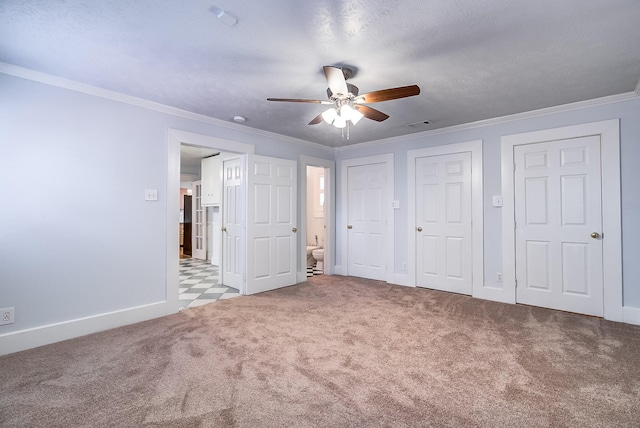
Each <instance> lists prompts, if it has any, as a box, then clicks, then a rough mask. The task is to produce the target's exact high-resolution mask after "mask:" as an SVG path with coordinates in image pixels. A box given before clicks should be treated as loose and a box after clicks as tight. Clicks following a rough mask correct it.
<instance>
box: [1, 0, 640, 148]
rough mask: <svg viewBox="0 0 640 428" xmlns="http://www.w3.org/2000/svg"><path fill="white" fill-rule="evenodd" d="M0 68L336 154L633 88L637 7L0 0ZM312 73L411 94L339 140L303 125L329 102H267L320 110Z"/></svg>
mask: <svg viewBox="0 0 640 428" xmlns="http://www.w3.org/2000/svg"><path fill="white" fill-rule="evenodd" d="M213 5H215V6H218V7H220V8H223V9H226V10H228V11H229V12H231V13H233V14H234V15H237V16H238V18H239V21H238V23H237V24H236V25H235V26H233V27H229V26H227V25H225V24H224V23H222V22H221V21H219V20H218V19H217V18H216V16H215V15H214V14H213V13H211V12H209V8H210V7H211V6H213ZM0 61H2V62H5V63H9V64H14V65H17V66H20V67H25V68H29V69H32V70H36V71H41V72H44V73H48V74H52V75H55V76H60V77H64V78H67V79H71V80H75V81H78V82H83V83H87V84H90V85H95V86H98V87H101V88H105V89H110V90H113V91H117V92H121V93H124V94H128V95H133V96H136V97H140V98H143V99H147V100H151V101H155V102H158V103H162V104H166V105H169V106H173V107H177V108H180V109H184V110H188V111H191V112H196V113H200V114H203V115H207V116H211V117H214V118H217V119H221V120H225V121H231V120H232V118H233V116H235V115H243V116H245V117H246V118H247V122H246V123H245V126H250V127H253V128H258V129H262V130H266V131H271V132H275V133H278V134H283V135H288V136H291V137H295V138H300V139H303V140H307V141H312V142H316V143H320V144H324V145H327V146H331V147H335V146H340V145H344V144H352V143H359V142H364V141H371V140H377V139H381V138H387V137H393V136H398V135H403V134H409V133H412V132H417V131H423V130H428V129H436V128H442V127H447V126H452V125H457V124H461V123H469V122H474V121H478V120H483V119H488V118H493V117H499V116H504V115H508V114H513V113H519V112H524V111H529V110H534V109H540V108H544V107H551V106H555V105H560V104H566V103H571V102H576V101H582V100H587V99H592V98H598V97H603V96H608V95H615V94H621V93H627V92H632V91H634V89H635V88H636V85H637V84H638V80H639V79H640V1H638V0H615V1H610V0H609V1H606V0H537V1H514V0H466V1H463V0H430V1H425V0H384V1H382V0H351V1H339V0H305V1H300V0H273V1H257V0H253V1H252V0H247V1H232V0H212V2H210V1H203V0H185V1H176V0H171V1H169V0H137V1H124V0H100V1H95V0H67V1H64V0H58V1H54V0H2V1H0ZM324 65H348V66H350V67H352V68H353V69H354V70H355V71H356V73H355V75H354V76H353V77H352V78H351V79H350V80H349V82H350V83H353V84H355V85H357V86H358V87H359V88H360V92H361V93H364V92H370V91H373V90H378V89H385V88H389V87H396V86H404V85H411V84H417V85H419V86H420V88H421V90H422V92H421V94H420V95H419V96H416V97H412V98H405V99H400V100H393V101H386V102H382V103H376V104H373V105H372V107H374V108H376V109H379V110H381V111H383V112H385V113H387V114H389V115H390V116H391V117H390V119H388V120H387V121H385V122H382V123H378V122H374V121H371V120H367V119H363V120H362V121H360V123H359V124H358V125H357V126H356V127H354V128H352V130H351V139H350V140H349V141H346V142H345V141H341V138H340V131H339V130H338V129H336V128H334V127H332V126H330V125H327V124H324V123H321V124H319V125H315V126H309V125H307V123H308V122H309V121H310V120H311V119H312V118H314V117H315V116H316V115H317V114H319V113H320V112H321V111H323V110H324V109H326V106H322V105H319V104H299V103H273V102H267V101H266V98H268V97H280V98H312V99H324V98H325V97H326V87H327V85H326V81H325V78H324V75H323V73H322V66H324ZM423 120H429V121H431V125H429V126H425V127H418V128H411V127H408V126H407V124H410V123H414V122H419V121H423Z"/></svg>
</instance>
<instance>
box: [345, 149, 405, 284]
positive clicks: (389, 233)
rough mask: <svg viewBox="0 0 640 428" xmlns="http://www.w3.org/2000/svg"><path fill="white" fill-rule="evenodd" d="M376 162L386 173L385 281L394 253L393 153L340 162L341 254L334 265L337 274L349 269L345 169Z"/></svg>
mask: <svg viewBox="0 0 640 428" xmlns="http://www.w3.org/2000/svg"><path fill="white" fill-rule="evenodd" d="M376 163H383V164H385V165H386V175H387V186H386V189H385V194H386V195H387V202H388V203H387V204H386V207H387V208H386V215H387V228H386V230H385V235H386V243H385V248H387V254H386V257H385V262H386V268H385V272H386V281H389V279H390V278H391V275H392V274H393V266H394V254H395V237H394V225H395V220H394V218H395V217H394V214H395V212H394V209H393V205H392V201H393V195H394V189H395V187H394V180H393V178H394V176H393V167H394V160H393V153H387V154H384V155H377V156H367V157H362V158H354V159H345V160H343V161H341V162H340V181H341V183H340V184H341V186H340V189H341V192H342V198H341V209H342V215H341V216H340V218H339V221H338V222H337V225H338V227H339V228H340V230H342V233H341V236H342V239H341V241H342V245H341V246H340V249H341V255H340V266H336V273H337V274H338V275H346V274H347V273H348V271H349V269H348V264H347V263H348V252H349V247H348V240H347V206H348V199H347V197H348V195H349V189H348V184H349V183H348V180H347V171H348V168H349V167H352V166H362V165H371V164H376Z"/></svg>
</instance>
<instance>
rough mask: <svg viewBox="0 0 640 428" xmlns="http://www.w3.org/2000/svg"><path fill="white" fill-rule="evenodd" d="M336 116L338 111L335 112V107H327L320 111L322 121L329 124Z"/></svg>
mask: <svg viewBox="0 0 640 428" xmlns="http://www.w3.org/2000/svg"><path fill="white" fill-rule="evenodd" d="M336 116H338V112H336V109H334V108H330V109H327V110H326V111H325V112H324V113H322V119H324V121H325V122H327V123H328V124H329V125H331V124H332V123H333V121H334V120H335V118H336Z"/></svg>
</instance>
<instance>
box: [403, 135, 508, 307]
mask: <svg viewBox="0 0 640 428" xmlns="http://www.w3.org/2000/svg"><path fill="white" fill-rule="evenodd" d="M464 152H471V239H472V241H471V242H472V249H471V251H472V279H471V281H472V296H473V297H478V298H481V299H489V300H500V299H499V298H498V297H499V294H497V293H496V292H495V290H494V289H493V288H491V287H485V286H484V204H483V186H482V177H483V176H482V140H473V141H467V142H462V143H454V144H445V145H441V146H433V147H427V148H423V149H416V150H409V151H408V152H407V211H408V213H407V221H408V223H407V242H408V260H407V275H408V277H409V278H408V279H409V285H410V286H413V287H416V286H417V271H416V265H417V260H416V231H415V225H416V200H415V198H414V196H415V194H416V159H418V158H423V157H428V156H441V155H451V154H455V153H464Z"/></svg>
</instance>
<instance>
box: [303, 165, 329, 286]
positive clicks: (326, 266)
mask: <svg viewBox="0 0 640 428" xmlns="http://www.w3.org/2000/svg"><path fill="white" fill-rule="evenodd" d="M298 165H299V167H298V168H299V169H298V180H299V183H300V184H299V186H298V187H299V192H298V193H299V199H298V206H299V211H300V219H299V221H298V224H299V225H300V226H299V227H298V229H299V230H300V236H299V237H298V245H299V247H298V248H299V249H300V251H298V253H299V257H300V261H299V266H298V282H304V281H306V280H307V203H306V201H307V196H308V195H307V167H308V166H314V167H319V168H324V180H325V181H324V204H325V205H324V216H325V217H324V221H325V226H326V227H327V229H326V232H325V242H324V273H325V274H327V275H333V274H334V273H335V254H336V253H335V251H336V250H335V246H336V244H335V236H336V221H335V212H336V210H335V206H336V192H335V191H336V163H335V162H334V161H332V160H328V159H322V158H315V157H312V156H306V155H300V162H299V163H298Z"/></svg>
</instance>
